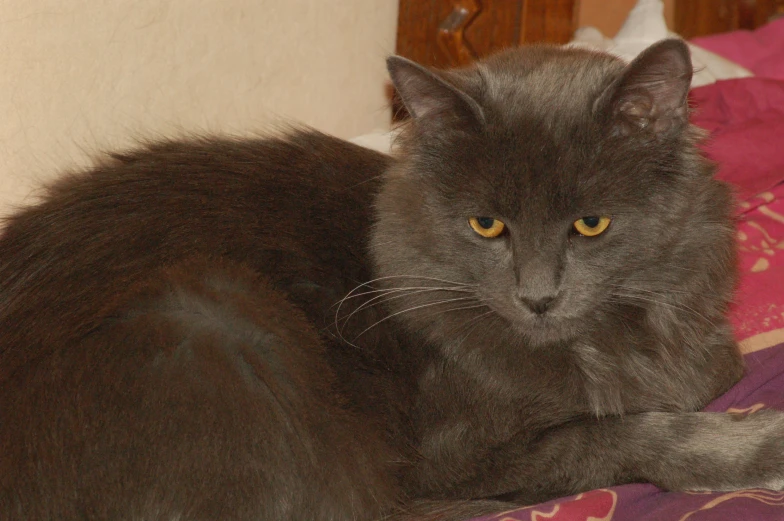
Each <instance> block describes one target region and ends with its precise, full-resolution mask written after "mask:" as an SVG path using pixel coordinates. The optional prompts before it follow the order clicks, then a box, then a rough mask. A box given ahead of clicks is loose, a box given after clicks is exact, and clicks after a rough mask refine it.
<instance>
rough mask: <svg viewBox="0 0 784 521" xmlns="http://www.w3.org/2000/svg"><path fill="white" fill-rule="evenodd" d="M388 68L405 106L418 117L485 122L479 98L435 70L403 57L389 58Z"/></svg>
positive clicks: (429, 119) (475, 122)
mask: <svg viewBox="0 0 784 521" xmlns="http://www.w3.org/2000/svg"><path fill="white" fill-rule="evenodd" d="M387 69H388V70H389V76H390V78H391V79H392V84H393V85H394V86H395V89H396V90H397V92H398V94H399V95H400V99H401V100H402V101H403V105H405V107H406V110H408V113H409V114H410V115H411V117H412V118H414V119H415V120H420V121H432V122H435V123H445V122H447V121H456V120H457V121H464V122H469V123H472V124H482V123H483V122H484V113H483V111H482V107H480V106H479V104H478V103H477V102H476V100H474V99H473V98H472V97H471V96H469V95H468V94H466V93H465V92H463V91H462V90H461V89H460V88H458V87H457V86H455V85H453V84H451V83H449V82H448V81H446V80H445V79H444V78H442V77H441V76H439V75H438V74H436V73H434V72H433V71H431V70H429V69H427V68H425V67H423V66H421V65H419V64H418V63H414V62H412V61H411V60H407V59H406V58H403V57H400V56H390V57H389V58H387Z"/></svg>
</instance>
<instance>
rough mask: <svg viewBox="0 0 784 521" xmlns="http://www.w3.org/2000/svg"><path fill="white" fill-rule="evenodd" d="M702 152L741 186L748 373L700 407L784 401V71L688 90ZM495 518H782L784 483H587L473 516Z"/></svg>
mask: <svg viewBox="0 0 784 521" xmlns="http://www.w3.org/2000/svg"><path fill="white" fill-rule="evenodd" d="M692 100H693V102H694V104H695V107H696V109H697V110H696V111H695V114H694V118H693V121H694V123H695V124H697V125H699V126H701V127H703V128H705V129H707V130H709V131H710V132H711V138H710V140H709V141H708V142H706V144H705V150H706V153H707V154H708V155H709V156H710V157H711V158H712V159H713V160H715V161H716V162H717V163H718V164H719V167H720V173H719V176H720V177H721V178H722V179H725V180H727V181H729V182H731V183H732V184H734V185H735V186H736V187H737V190H738V201H739V209H738V214H739V224H738V243H739V248H740V256H741V270H742V281H741V286H740V288H739V291H738V295H737V298H736V302H735V304H734V306H733V310H732V320H733V324H734V326H735V331H736V334H737V337H738V340H739V341H740V342H741V343H740V345H741V349H742V351H743V352H744V354H745V358H746V362H747V375H746V376H745V377H744V378H743V379H742V380H741V381H740V382H739V383H738V384H737V385H736V386H735V387H733V388H732V389H731V390H730V391H729V392H727V393H726V394H725V395H723V396H721V397H719V398H718V399H717V400H715V401H714V402H713V403H711V404H710V405H709V406H708V407H707V408H706V410H709V411H733V412H751V411H756V410H759V409H760V408H764V407H771V408H776V409H782V410H784V81H778V80H772V79H760V78H745V79H741V80H731V81H725V82H719V83H716V84H714V85H710V86H707V87H701V88H699V89H695V90H694V91H692ZM478 519H482V520H498V521H523V520H525V521H544V520H548V521H555V520H557V521H610V520H613V521H664V520H673V521H686V520H691V521H699V520H720V521H736V520H746V519H755V520H780V519H784V492H774V491H769V490H761V489H754V490H740V491H736V492H730V493H726V492H725V493H676V492H665V491H662V490H659V489H657V488H656V487H654V486H652V485H626V486H620V487H612V488H609V489H602V490H593V491H590V492H585V493H583V494H580V495H578V496H573V497H568V498H561V499H558V500H555V501H551V502H548V503H543V504H540V505H535V506H530V507H527V508H522V509H519V510H515V511H511V512H505V513H501V514H497V515H492V516H486V517H482V518H478Z"/></svg>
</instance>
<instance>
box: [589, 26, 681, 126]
mask: <svg viewBox="0 0 784 521" xmlns="http://www.w3.org/2000/svg"><path fill="white" fill-rule="evenodd" d="M691 77H692V65H691V54H690V53H689V48H688V46H687V45H686V44H685V43H684V42H683V41H682V40H677V39H668V40H662V41H661V42H658V43H655V44H653V45H651V46H650V47H648V48H647V49H645V50H644V51H643V52H642V53H641V54H640V55H639V56H637V58H635V59H634V61H632V62H631V63H630V64H629V65H628V66H627V67H626V69H625V70H624V71H623V73H622V74H621V76H620V77H619V78H618V79H617V80H615V81H614V82H613V83H612V84H610V86H609V87H607V89H605V91H604V92H603V93H602V95H601V96H599V98H598V99H597V100H596V103H595V104H594V113H595V114H597V115H598V116H600V117H605V118H609V119H610V123H611V125H612V126H613V128H614V129H615V130H616V131H618V132H620V133H621V134H624V135H630V134H634V133H638V132H651V133H652V134H653V135H654V136H656V137H664V136H668V135H671V134H673V133H675V132H679V131H680V130H682V129H683V128H684V127H685V126H686V124H687V123H688V119H689V107H688V101H687V98H686V96H687V94H688V93H689V87H690V85H691Z"/></svg>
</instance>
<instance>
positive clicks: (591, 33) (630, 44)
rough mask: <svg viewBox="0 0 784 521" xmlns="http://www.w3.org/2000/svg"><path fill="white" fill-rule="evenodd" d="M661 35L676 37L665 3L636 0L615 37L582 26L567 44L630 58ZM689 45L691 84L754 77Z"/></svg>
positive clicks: (730, 62)
mask: <svg viewBox="0 0 784 521" xmlns="http://www.w3.org/2000/svg"><path fill="white" fill-rule="evenodd" d="M664 38H679V36H678V35H677V34H675V33H672V32H670V31H669V30H668V29H667V23H666V22H665V20H664V4H663V3H662V2H661V0H637V5H635V6H634V8H633V9H632V10H631V11H630V12H629V16H628V17H627V18H626V21H625V22H624V23H623V26H622V27H621V30H620V31H618V34H617V35H616V36H615V38H607V37H606V36H604V35H603V34H602V33H601V32H600V31H599V30H598V29H596V28H595V27H583V28H580V29H578V30H577V31H576V32H575V33H574V39H573V40H572V41H571V42H569V45H573V46H577V47H585V48H588V49H596V50H601V51H607V52H609V53H611V54H614V55H616V56H618V57H620V58H622V59H624V60H626V61H631V60H633V59H634V57H635V56H637V55H638V54H639V53H641V52H642V51H643V50H644V49H645V48H646V47H648V46H649V45H651V44H653V43H655V42H657V41H659V40H662V39H664ZM687 43H688V42H687ZM688 45H689V48H690V49H691V58H692V63H693V64H694V69H695V74H694V78H693V79H692V82H691V86H692V87H699V86H701V85H708V84H710V83H714V82H716V81H718V80H726V79H730V78H745V77H748V76H753V74H752V73H751V71H749V70H748V69H745V68H744V67H741V66H740V65H738V64H737V63H734V62H732V61H730V60H727V59H726V58H722V57H721V56H719V55H718V54H714V53H712V52H710V51H708V50H706V49H703V48H701V47H697V46H696V45H693V44H691V43H688Z"/></svg>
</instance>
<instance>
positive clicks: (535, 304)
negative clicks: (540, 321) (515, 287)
mask: <svg viewBox="0 0 784 521" xmlns="http://www.w3.org/2000/svg"><path fill="white" fill-rule="evenodd" d="M519 298H520V302H522V303H523V304H525V305H526V306H527V307H528V309H530V310H531V311H532V312H534V313H536V314H537V315H544V314H545V313H547V310H548V309H550V308H551V307H552V305H553V301H554V300H555V295H548V296H546V297H540V298H529V297H525V296H523V295H519Z"/></svg>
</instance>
